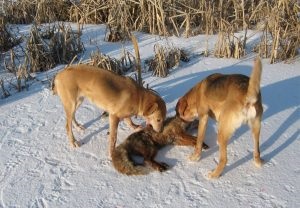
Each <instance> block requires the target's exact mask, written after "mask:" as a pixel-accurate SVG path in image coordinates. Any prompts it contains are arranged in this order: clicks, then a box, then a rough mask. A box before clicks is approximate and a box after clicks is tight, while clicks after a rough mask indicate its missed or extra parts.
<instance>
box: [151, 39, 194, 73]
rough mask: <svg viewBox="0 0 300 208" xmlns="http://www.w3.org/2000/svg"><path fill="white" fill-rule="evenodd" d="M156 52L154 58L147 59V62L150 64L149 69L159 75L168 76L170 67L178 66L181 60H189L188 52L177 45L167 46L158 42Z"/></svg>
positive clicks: (155, 47)
mask: <svg viewBox="0 0 300 208" xmlns="http://www.w3.org/2000/svg"><path fill="white" fill-rule="evenodd" d="M154 53H155V56H154V58H153V59H150V60H147V62H146V64H147V65H148V66H149V68H148V70H149V71H152V74H153V75H154V76H158V77H166V76H168V74H169V73H170V69H171V68H173V67H175V66H178V65H179V63H180V61H184V62H187V61H189V58H188V57H187V55H186V53H185V52H184V51H183V50H182V49H178V48H175V47H165V46H161V45H158V44H156V45H155V46H154Z"/></svg>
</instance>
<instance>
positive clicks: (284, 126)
mask: <svg viewBox="0 0 300 208" xmlns="http://www.w3.org/2000/svg"><path fill="white" fill-rule="evenodd" d="M251 72H252V66H246V65H233V66H229V67H225V68H221V69H216V70H209V71H203V72H197V73H192V74H189V75H186V76H183V77H182V76H180V77H178V78H175V79H172V80H168V81H166V82H164V83H162V84H160V85H157V86H154V89H155V90H157V91H158V92H159V93H160V94H161V95H162V97H163V99H164V100H165V101H166V103H171V102H177V100H178V98H180V97H181V96H183V95H184V94H185V93H186V92H187V91H188V90H189V89H191V88H192V87H193V86H194V85H195V84H196V83H198V82H199V81H201V80H202V79H204V78H205V77H207V76H208V75H210V74H213V73H223V74H234V73H238V74H244V75H247V76H249V75H250V74H251ZM262 76H264V75H262ZM299 83H300V76H296V77H293V78H289V79H286V80H282V81H279V82H275V83H272V84H269V85H266V86H263V87H261V93H262V101H263V106H264V113H263V118H262V122H266V123H268V120H270V119H272V118H271V117H272V116H274V115H276V114H278V113H280V112H282V111H284V110H286V109H289V108H295V110H294V111H293V112H292V113H291V114H290V115H289V117H288V118H286V119H285V120H284V121H280V122H281V125H280V126H279V127H278V128H277V129H276V131H275V132H273V133H272V134H271V136H269V137H268V138H262V137H260V151H261V157H262V159H263V160H264V162H265V163H267V162H269V161H270V160H271V159H272V158H274V157H275V156H276V155H277V154H279V153H281V152H282V151H283V150H284V149H286V148H287V147H288V146H289V145H291V144H292V143H293V142H295V141H296V140H297V139H299V135H300V130H299V129H297V131H295V132H293V134H292V135H291V136H290V137H288V138H285V137H283V136H282V135H284V133H285V132H286V131H287V130H288V128H289V127H290V126H292V125H293V124H295V123H296V122H298V121H299V119H300V108H299V106H300V98H299V95H297V93H299V91H300V87H299ZM297 88H298V89H297ZM295 97H297V98H296V99H295ZM293 100H295V101H294V102H293ZM168 110H169V112H170V113H171V112H174V113H172V114H175V109H168ZM215 124H216V123H215V121H212V120H210V121H209V123H208V126H207V129H206V137H205V140H204V141H205V142H206V144H208V145H209V146H210V149H209V150H206V151H203V152H202V157H201V159H204V158H206V157H209V156H211V155H212V154H214V153H215V152H216V151H219V147H218V145H217V144H216V137H217V135H216V128H215ZM263 128H264V125H262V130H261V132H263ZM246 131H250V129H249V127H248V126H247V125H243V126H241V127H240V128H239V129H237V130H236V132H235V133H234V136H232V138H231V139H230V140H229V143H228V148H230V144H231V143H232V142H233V141H235V140H237V139H238V138H241V136H242V135H243V134H244V133H246ZM261 135H262V134H261ZM249 140H250V142H251V145H252V147H253V142H252V141H253V140H252V135H251V136H250V138H249ZM278 141H280V143H281V145H280V146H278V147H276V148H275V147H273V146H274V145H275V143H277V142H278ZM170 148H172V147H167V148H164V149H163V150H162V151H163V152H162V154H158V157H157V158H158V160H159V161H164V162H166V163H167V164H169V165H170V167H173V166H175V165H176V163H177V160H176V159H171V158H167V157H166V156H165V155H166V153H167V151H168V150H169V149H170ZM179 148H180V147H179ZM192 152H193V148H191V153H192ZM187 157H188V155H187ZM252 158H253V153H252V152H250V153H249V154H247V155H246V156H244V157H243V158H240V159H238V160H237V161H235V162H233V163H231V164H230V165H228V164H227V166H226V168H225V169H224V171H223V175H224V174H226V173H227V172H228V171H231V170H232V169H235V168H236V167H238V166H240V165H242V164H243V163H245V162H248V161H249V160H252ZM210 159H211V160H212V158H210ZM187 160H188V159H187ZM200 162H201V160H200ZM230 162H232V161H229V163H230Z"/></svg>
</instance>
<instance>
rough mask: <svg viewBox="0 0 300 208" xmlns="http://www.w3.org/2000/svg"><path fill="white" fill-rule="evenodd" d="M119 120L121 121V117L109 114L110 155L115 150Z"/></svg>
mask: <svg viewBox="0 0 300 208" xmlns="http://www.w3.org/2000/svg"><path fill="white" fill-rule="evenodd" d="M119 121H120V119H119V118H118V117H117V116H115V115H113V114H109V142H110V145H109V147H110V148H109V150H110V151H109V154H110V157H111V156H112V154H113V151H114V150H115V146H116V141H117V131H118V125H119Z"/></svg>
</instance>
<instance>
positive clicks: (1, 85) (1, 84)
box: [0, 79, 10, 98]
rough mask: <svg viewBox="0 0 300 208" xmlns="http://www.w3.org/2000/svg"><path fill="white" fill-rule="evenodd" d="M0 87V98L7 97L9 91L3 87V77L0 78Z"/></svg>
mask: <svg viewBox="0 0 300 208" xmlns="http://www.w3.org/2000/svg"><path fill="white" fill-rule="evenodd" d="M0 89H1V91H2V95H1V98H7V97H9V96H10V93H9V91H8V90H7V89H6V88H5V87H4V81H3V79H0Z"/></svg>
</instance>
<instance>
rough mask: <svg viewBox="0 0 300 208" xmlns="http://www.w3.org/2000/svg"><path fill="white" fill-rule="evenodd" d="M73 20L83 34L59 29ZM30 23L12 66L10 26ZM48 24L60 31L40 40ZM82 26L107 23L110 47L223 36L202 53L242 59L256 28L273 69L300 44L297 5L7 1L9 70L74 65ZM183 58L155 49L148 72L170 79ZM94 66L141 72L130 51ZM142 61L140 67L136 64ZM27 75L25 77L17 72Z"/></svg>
mask: <svg viewBox="0 0 300 208" xmlns="http://www.w3.org/2000/svg"><path fill="white" fill-rule="evenodd" d="M68 21H70V22H75V23H78V29H77V31H74V30H72V29H71V27H69V26H67V25H65V24H63V23H60V22H68ZM29 23H30V24H32V25H33V26H32V30H31V33H30V37H29V38H28V39H27V41H26V47H25V49H24V51H25V53H26V54H25V58H24V61H23V62H22V63H19V64H16V63H13V59H12V58H11V56H12V54H16V53H14V52H10V50H13V48H14V46H15V45H18V44H20V42H22V41H24V40H23V38H22V37H20V36H19V35H17V34H14V33H12V31H11V30H10V29H9V25H10V24H29ZM42 23H49V25H53V23H54V25H55V26H51V27H50V26H49V29H48V33H47V34H46V33H45V32H43V34H41V32H40V31H41V30H40V29H39V28H40V27H41V24H42ZM50 23H51V24H50ZM83 24H106V25H107V34H106V41H112V42H115V41H123V40H129V39H131V38H132V35H131V34H132V31H142V32H146V33H151V34H157V35H161V36H166V37H168V36H171V35H176V36H184V37H190V36H194V35H197V34H205V35H207V36H208V35H211V34H217V35H218V39H217V41H216V43H215V48H214V49H213V52H210V51H208V50H206V51H205V53H204V54H205V55H206V56H208V55H213V56H215V57H221V58H237V59H239V58H241V57H243V56H244V55H245V54H246V52H247V51H249V50H246V49H247V35H246V34H247V31H248V30H249V29H253V30H255V31H258V32H261V33H262V35H261V40H260V41H259V42H258V43H257V44H256V45H255V46H254V47H253V50H254V51H255V52H257V53H258V54H259V55H260V56H262V57H264V58H269V59H270V63H276V62H278V61H286V62H289V61H291V60H293V59H294V58H295V57H296V56H297V55H298V52H299V45H300V36H299V34H300V6H299V3H298V1H297V0H228V1H224V0H180V1H177V0H6V1H5V3H4V4H3V8H2V11H0V33H1V34H0V51H1V53H2V54H3V53H5V54H7V55H6V57H7V56H8V57H10V58H9V60H10V64H6V65H5V66H6V67H5V69H6V70H7V71H13V72H14V73H15V74H16V76H17V74H23V75H22V76H21V75H19V77H26V76H27V75H26V76H25V75H24V74H29V73H30V72H37V71H45V70H48V69H50V68H52V67H54V66H55V65H57V64H61V63H64V64H67V63H69V62H71V61H72V60H74V59H75V58H74V57H76V56H77V55H78V54H80V53H81V52H82V51H83V50H84V46H83V44H82V43H81V40H80V36H81V32H80V28H81V26H82V25H83ZM43 25H45V24H43ZM42 31H44V30H42ZM238 31H244V32H245V35H244V36H243V37H237V36H236V35H235V33H236V32H238ZM136 45H137V43H136ZM135 53H136V54H137V52H136V51H135ZM182 53H183V51H182V50H180V49H176V50H175V49H174V50H170V49H167V48H165V47H163V46H156V48H155V49H154V54H155V55H154V58H153V60H150V61H149V69H150V70H152V71H153V75H155V76H161V77H165V76H167V75H168V73H169V69H170V68H172V67H173V66H176V65H178V60H180V58H178V57H180V56H181V55H182ZM17 55H18V54H16V55H15V56H17ZM91 60H92V63H93V64H95V65H98V66H102V67H108V68H110V69H111V70H114V71H116V72H117V73H120V74H123V73H124V72H126V71H128V68H135V69H139V70H140V67H141V63H138V62H136V61H135V57H134V56H133V55H129V54H128V53H127V55H126V53H125V55H124V57H123V60H114V59H111V58H110V57H108V56H106V55H105V54H102V53H100V52H95V53H93V54H92V57H91ZM126 60H127V63H125V62H124V61H126ZM132 60H134V61H132ZM139 61H140V60H139ZM123 62H124V63H123ZM137 63H138V65H139V66H134V67H132V66H131V65H132V64H133V65H134V64H137ZM8 66H10V67H8ZM12 66H13V67H12ZM21 69H22V70H23V71H24V70H25V71H26V72H22V73H17V72H18V71H22V70H21ZM139 80H140V79H139ZM0 81H1V80H0ZM140 82H141V81H140ZM2 88H3V81H2V82H1V83H0V89H2ZM2 91H3V92H4V90H2ZM4 94H7V93H4Z"/></svg>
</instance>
